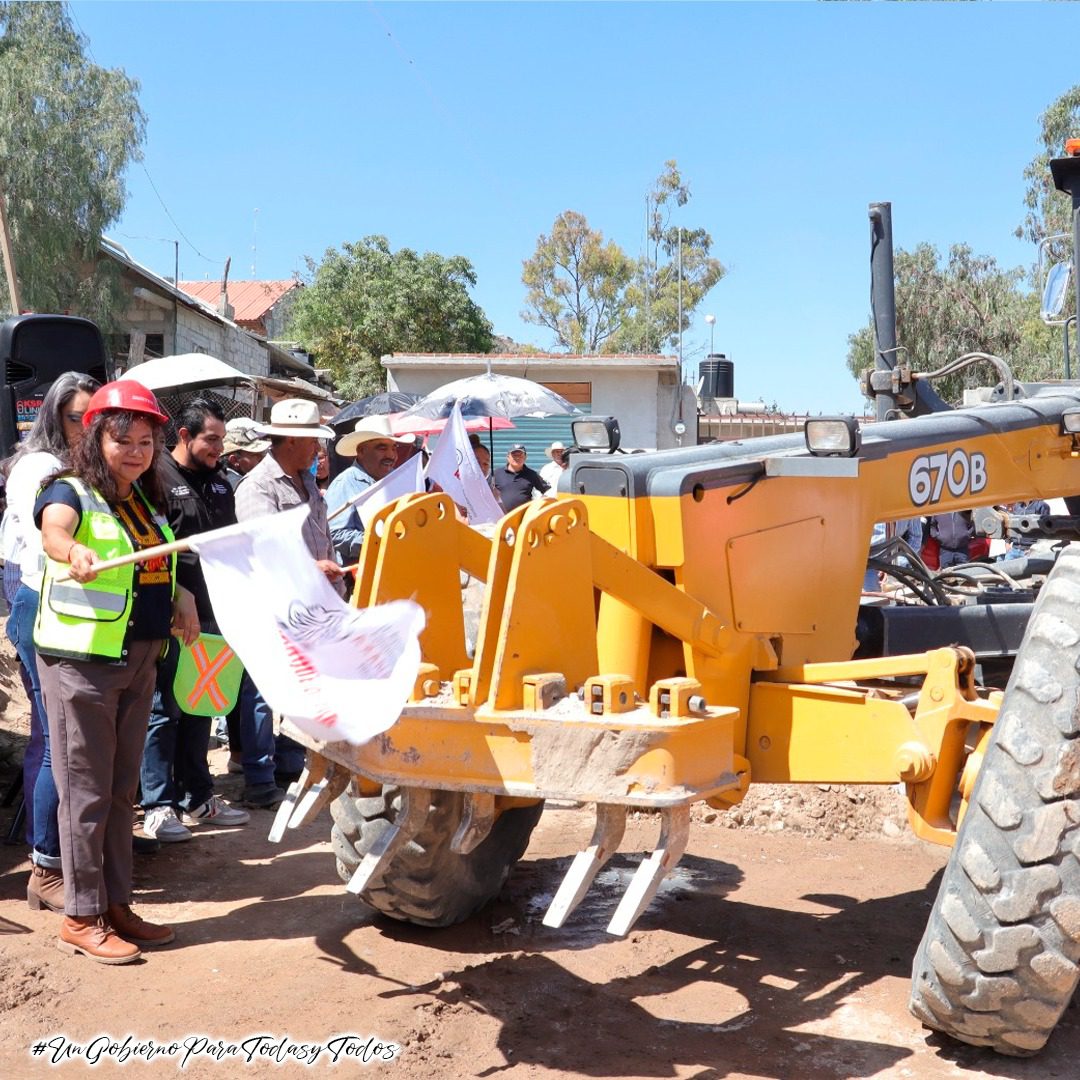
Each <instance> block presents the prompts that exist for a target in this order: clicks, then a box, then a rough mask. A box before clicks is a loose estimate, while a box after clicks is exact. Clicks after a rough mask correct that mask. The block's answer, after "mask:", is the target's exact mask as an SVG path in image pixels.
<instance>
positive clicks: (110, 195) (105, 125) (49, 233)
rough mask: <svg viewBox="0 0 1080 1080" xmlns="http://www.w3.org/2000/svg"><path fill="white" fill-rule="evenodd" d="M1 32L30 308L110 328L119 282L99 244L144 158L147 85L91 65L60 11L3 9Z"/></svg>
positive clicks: (2, 167)
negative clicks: (141, 97) (142, 90)
mask: <svg viewBox="0 0 1080 1080" xmlns="http://www.w3.org/2000/svg"><path fill="white" fill-rule="evenodd" d="M0 33H2V36H0V187H2V189H3V192H4V196H5V198H6V201H7V209H8V218H9V222H10V227H11V233H12V247H13V251H14V256H15V268H16V274H17V276H18V279H19V283H20V285H21V287H22V300H23V303H24V305H26V306H28V307H31V308H33V309H35V310H37V311H73V312H77V313H78V314H81V315H86V316H88V317H90V318H93V319H96V320H97V321H98V322H99V323H101V324H102V325H103V326H104V327H105V328H108V327H109V326H110V325H112V324H113V322H114V318H113V316H114V312H116V311H117V310H119V308H118V304H117V300H118V292H117V288H118V286H117V282H116V278H115V271H113V269H112V267H111V266H110V265H109V264H107V263H104V262H102V261H101V260H99V259H98V244H99V242H100V239H101V234H102V231H103V230H104V229H106V228H107V227H108V226H109V225H110V224H111V223H112V222H114V221H116V220H117V219H118V218H119V217H120V213H121V211H122V210H123V207H124V201H125V198H126V194H127V192H126V189H125V186H124V171H125V169H126V168H127V166H128V164H129V162H131V161H133V160H134V161H137V160H139V159H140V158H141V156H142V155H141V150H140V147H141V145H142V142H143V139H144V137H145V131H146V118H145V116H144V115H143V112H142V110H141V109H140V107H139V103H138V99H137V93H138V89H139V86H138V83H137V82H136V81H135V80H134V79H131V78H129V77H128V76H127V75H126V74H125V73H124V72H123V71H122V70H119V69H107V68H102V67H99V66H98V65H96V64H93V63H91V62H90V61H89V60H88V59H87V57H86V55H85V45H86V42H85V40H84V39H83V38H82V37H81V36H80V35H79V34H78V33H76V32H75V30H74V29H73V27H72V23H71V19H70V17H69V16H68V13H67V10H66V8H65V6H64V5H62V4H58V3H29V4H27V3H6V2H5V3H0ZM0 275H2V271H0ZM7 305H8V291H7V288H6V283H5V287H4V290H3V294H2V300H0V306H3V307H4V310H5V311H6V310H7Z"/></svg>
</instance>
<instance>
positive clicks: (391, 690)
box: [191, 506, 424, 743]
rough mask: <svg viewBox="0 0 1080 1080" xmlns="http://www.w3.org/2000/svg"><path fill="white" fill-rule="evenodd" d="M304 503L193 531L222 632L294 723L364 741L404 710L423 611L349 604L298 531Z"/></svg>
mask: <svg viewBox="0 0 1080 1080" xmlns="http://www.w3.org/2000/svg"><path fill="white" fill-rule="evenodd" d="M307 515H308V508H307V507H306V506H298V507H297V508H296V509H294V510H288V511H286V512H285V513H283V514H274V515H271V516H268V517H262V518H257V519H255V520H253V521H247V522H244V523H242V524H240V525H232V526H229V527H228V528H225V529H216V530H214V531H213V532H208V533H202V534H201V535H199V536H193V537H191V547H192V550H193V551H195V552H196V553H197V554H198V556H199V559H200V562H201V563H202V569H203V574H204V575H205V577H206V585H207V589H208V590H209V592H210V602H211V604H212V605H213V608H214V615H215V617H216V618H217V621H218V625H219V626H220V628H221V633H222V635H223V636H224V638H225V640H226V641H228V643H229V645H230V646H232V648H233V650H234V651H235V652H236V654H237V655H238V656H239V657H240V659H241V660H242V661H243V662H244V666H245V667H246V668H247V670H248V672H249V673H250V675H251V678H252V679H253V680H254V682H255V685H256V686H257V687H258V688H259V692H260V693H261V694H262V695H263V697H264V698H266V700H267V701H268V702H269V703H270V705H271V707H272V708H274V709H275V710H276V711H278V712H280V713H282V714H284V715H285V716H287V717H288V718H289V719H290V720H291V721H293V722H294V723H295V724H296V726H297V727H299V728H301V729H302V730H304V731H306V732H308V734H310V735H315V736H317V737H318V738H320V739H325V740H327V741H330V740H334V739H345V740H347V741H348V742H351V743H362V742H366V741H367V740H368V739H370V738H372V736H374V735H378V734H379V733H380V732H383V731H385V730H386V729H387V728H389V727H390V726H391V725H392V724H393V723H394V721H395V720H397V718H398V716H399V715H400V714H401V709H402V706H403V705H404V704H405V702H406V700H407V699H408V696H409V693H410V691H411V690H412V687H413V684H414V683H415V681H416V676H417V672H418V671H419V667H420V642H419V635H420V631H421V630H423V628H424V613H423V610H422V609H421V608H420V607H419V606H418V605H417V604H414V603H413V602H412V601H411V600H395V601H393V602H392V603H389V604H382V605H379V606H376V607H372V608H364V609H357V608H353V607H349V606H348V605H347V604H346V603H345V602H344V601H343V600H342V599H341V598H340V597H339V596H338V594H337V593H336V592H335V591H334V589H333V586H331V584H330V582H329V581H327V580H326V577H325V576H324V575H323V573H322V571H320V570H319V568H318V567H317V566H316V565H315V561H314V559H312V557H311V554H310V553H309V552H308V549H307V545H306V544H305V543H304V540H303V537H302V535H301V529H302V528H303V524H304V521H305V520H306V518H307Z"/></svg>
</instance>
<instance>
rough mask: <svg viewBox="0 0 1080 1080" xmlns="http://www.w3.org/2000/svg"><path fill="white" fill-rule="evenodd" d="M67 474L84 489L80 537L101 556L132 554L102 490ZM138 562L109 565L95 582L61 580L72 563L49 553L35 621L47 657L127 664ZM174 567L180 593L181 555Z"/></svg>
mask: <svg viewBox="0 0 1080 1080" xmlns="http://www.w3.org/2000/svg"><path fill="white" fill-rule="evenodd" d="M63 479H64V483H66V484H70V485H71V487H72V488H73V489H74V490H75V492H76V494H78V496H79V504H80V508H81V510H82V517H81V519H80V521H79V527H78V529H77V530H76V532H75V542H76V543H79V544H84V545H85V546H86V547H88V548H90V550H91V551H93V552H94V554H95V555H97V557H98V559H100V560H104V559H115V558H117V557H118V556H120V555H129V554H131V552H133V551H134V550H135V545H134V544H133V543H132V540H131V537H130V536H128V534H127V531H126V530H125V529H124V527H123V526H122V525H121V524H120V521H119V519H118V518H117V517H116V515H115V514H114V513H113V512H112V509H111V508H110V506H109V504H108V503H107V502H106V501H105V499H104V498H103V497H102V495H101V493H100V492H99V491H97V490H95V489H94V488H92V487H90V486H89V485H87V484H84V483H83V482H82V481H81V480H78V479H76V478H75V477H73V476H65V477H64V478H63ZM135 491H136V492H137V494H138V496H139V498H140V499H142V501H143V503H145V505H146V508H147V510H148V511H149V512H150V515H151V516H152V517H153V520H154V524H155V525H156V526H157V527H158V529H159V530H160V531H161V534H162V536H163V537H164V538H165V542H166V543H169V542H171V541H172V540H173V533H172V530H171V529H170V528H169V524H168V522H167V521H166V520H165V519H164V518H163V517H162V516H161V515H160V514H158V513H157V512H156V511H155V510H154V508H153V507H152V506H151V505H150V503H149V502H148V501H147V499H146V496H145V495H143V493H142V491H141V490H140V489H139V486H138V485H137V484H136V485H135ZM136 565H137V564H135V563H128V565H127V566H117V567H115V568H114V569H112V570H103V571H102V572H101V573H100V574H98V576H97V577H96V578H94V580H93V581H91V582H88V583H87V584H85V585H80V584H79V582H77V581H72V580H70V579H69V580H67V581H59V582H58V581H57V580H56V578H57V576H58V575H59V574H61V573H66V572H67V571H68V569H69V565H68V563H62V562H57V561H56V560H55V559H51V558H49V557H48V556H46V559H45V575H44V578H43V579H42V582H41V602H40V603H39V604H38V613H37V620H36V622H35V624H34V645H35V646H36V647H37V650H38V651H39V652H41V653H44V654H45V655H46V656H62V657H67V658H70V659H73V660H110V661H113V662H119V663H124V658H125V657H126V656H127V649H125V648H124V640H125V638H126V636H127V632H128V629H129V626H130V619H131V608H132V604H133V601H134V598H135V590H134V587H133V585H134V580H135V567H136ZM169 572H170V575H171V577H172V590H173V592H174V593H175V591H176V555H175V554H173V555H171V556H170V557H169Z"/></svg>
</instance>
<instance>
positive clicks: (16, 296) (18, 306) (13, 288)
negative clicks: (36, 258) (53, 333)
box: [0, 191, 23, 315]
mask: <svg viewBox="0 0 1080 1080" xmlns="http://www.w3.org/2000/svg"><path fill="white" fill-rule="evenodd" d="M0 249H2V254H3V258H4V277H6V278H7V286H8V296H9V297H10V298H11V314H12V315H18V314H19V312H21V311H22V307H23V305H22V296H21V294H20V293H19V278H18V275H17V274H16V272H15V256H14V254H13V253H12V250H11V231H10V229H8V217H7V199H6V198H5V196H4V193H3V191H0Z"/></svg>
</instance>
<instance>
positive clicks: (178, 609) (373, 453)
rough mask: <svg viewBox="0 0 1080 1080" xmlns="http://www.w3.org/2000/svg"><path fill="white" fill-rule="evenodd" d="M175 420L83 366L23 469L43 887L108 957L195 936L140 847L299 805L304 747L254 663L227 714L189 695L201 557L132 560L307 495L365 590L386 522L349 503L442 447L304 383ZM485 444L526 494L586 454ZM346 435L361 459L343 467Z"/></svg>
mask: <svg viewBox="0 0 1080 1080" xmlns="http://www.w3.org/2000/svg"><path fill="white" fill-rule="evenodd" d="M169 422H170V418H169V417H168V416H167V415H166V414H165V412H164V411H163V410H162V408H161V407H160V405H159V403H158V402H157V400H156V398H155V396H154V395H153V394H152V393H151V392H150V391H149V390H146V389H145V388H144V387H143V386H141V385H140V384H139V383H138V382H135V381H131V380H120V381H117V382H112V383H108V384H106V385H104V386H100V385H99V384H98V383H97V382H95V381H94V380H93V379H91V378H89V377H88V376H85V375H81V374H77V373H67V374H65V375H63V376H61V377H60V378H59V379H57V380H56V382H55V383H54V384H53V385H52V387H51V388H50V390H49V391H48V393H47V394H46V395H45V397H44V399H43V401H42V404H41V408H40V411H39V413H38V416H37V419H36V420H35V422H34V424H33V427H32V429H31V430H30V431H29V432H28V434H27V436H26V437H25V438H24V440H23V441H22V442H21V443H20V444H19V446H18V448H17V449H16V451H15V453H14V454H13V455H12V456H11V457H10V458H8V459H7V461H6V462H4V463H3V469H2V471H3V474H4V475H5V477H6V482H7V499H8V504H7V510H6V513H5V515H4V519H3V525H2V527H0V554H2V556H3V560H4V565H3V573H4V578H3V581H4V593H5V597H6V599H7V602H8V605H9V618H8V623H7V633H8V636H9V638H10V640H11V641H12V643H13V645H14V646H15V649H16V652H17V654H18V657H19V661H20V669H21V673H22V677H23V681H24V685H25V688H26V692H27V697H28V699H29V702H30V708H31V737H30V740H29V742H28V746H27V752H26V756H25V761H24V799H25V805H26V811H27V813H26V821H27V840H28V843H29V845H30V862H31V873H30V877H29V879H28V883H27V901H28V903H29V904H30V906H31V907H33V908H35V909H38V910H41V909H47V910H50V911H53V912H56V913H58V914H61V915H62V916H63V918H62V919H61V921H60V927H59V930H58V944H59V946H60V948H61V949H63V950H65V951H67V952H71V953H78V954H83V955H86V956H88V957H90V958H91V959H93V960H96V961H98V962H100V963H105V964H123V963H127V962H130V961H132V960H135V959H137V958H138V957H139V956H140V955H141V952H142V950H143V949H145V948H148V947H153V946H158V945H163V944H167V943H168V942H170V941H173V940H174V938H175V932H174V931H173V929H172V928H171V927H168V926H164V925H157V924H154V923H150V922H148V921H146V920H144V919H143V918H141V917H140V916H139V915H138V914H137V913H136V912H135V911H134V910H133V909H132V906H131V899H132V897H131V893H132V869H133V858H134V855H135V854H136V853H138V852H140V851H146V852H149V851H153V850H156V849H157V848H158V847H159V845H160V844H162V843H180V842H183V841H188V840H191V839H192V837H193V835H194V834H195V832H196V831H197V829H198V827H199V826H200V825H205V824H210V825H215V826H230V827H242V826H244V825H246V824H248V823H249V821H250V811H251V810H253V809H274V808H275V807H276V806H278V805H279V804H280V803H281V801H282V800H283V799H284V797H285V788H286V787H287V785H288V784H289V783H290V782H292V781H293V780H295V779H296V778H297V777H298V776H299V774H300V771H301V769H302V768H303V764H304V750H303V747H301V746H300V745H299V744H297V743H295V742H294V741H293V740H291V739H289V738H288V737H287V736H285V735H283V734H281V733H280V732H277V733H275V728H274V716H273V711H272V709H271V708H270V706H269V704H268V703H267V702H266V700H265V699H264V698H263V696H262V695H261V694H260V692H259V689H258V687H257V686H256V685H255V684H254V682H253V681H252V680H251V678H250V677H249V676H248V674H247V673H246V672H244V673H243V674H242V675H239V676H238V677H237V678H236V679H235V680H233V681H232V683H231V684H230V685H234V686H235V692H233V693H231V694H230V695H229V696H228V699H227V701H226V702H225V707H224V708H222V709H221V710H220V713H217V714H211V713H208V712H207V709H206V708H203V707H200V706H199V703H198V700H197V699H198V694H197V693H190V692H189V691H190V689H191V687H190V685H189V682H185V679H190V671H191V670H192V664H191V663H190V659H185V658H186V657H189V650H190V649H191V647H192V646H193V645H197V646H198V647H200V648H202V649H204V650H205V649H206V648H208V647H212V645H213V644H214V643H218V647H219V648H220V646H221V645H224V644H225V643H224V642H223V641H222V639H221V637H220V634H219V628H218V623H217V620H216V618H215V615H214V607H213V603H212V601H211V597H210V595H209V592H208V589H207V585H206V581H205V580H204V577H203V573H202V569H201V567H200V563H199V559H198V556H197V555H196V554H195V553H194V552H191V551H184V550H181V551H179V552H176V551H165V552H150V554H149V555H148V556H147V557H146V558H144V559H141V560H134V561H132V560H131V559H130V558H129V559H128V560H126V561H125V560H124V558H123V557H125V556H128V557H130V556H132V555H135V554H137V553H139V552H143V551H147V550H148V549H151V548H155V549H156V548H158V547H160V546H162V545H167V544H170V543H171V542H172V541H174V540H180V541H182V540H184V539H186V538H189V537H192V536H195V535H197V534H199V533H203V532H206V531H208V530H212V529H217V528H221V527H224V526H228V525H232V524H234V523H237V522H244V521H250V520H254V519H257V518H260V517H263V516H265V515H268V514H277V513H280V512H282V511H285V510H288V509H290V508H292V507H295V506H299V505H306V506H307V507H308V509H309V513H308V515H307V518H306V520H305V523H304V527H303V536H304V541H305V544H306V546H307V549H308V551H309V553H310V555H311V557H312V559H313V560H314V561H315V564H316V565H317V566H318V568H319V569H320V570H321V571H322V573H323V574H325V575H326V578H327V580H328V581H329V582H330V583H331V584H332V585H333V586H334V588H335V589H336V590H337V591H338V593H339V594H340V595H344V593H345V588H346V584H345V583H346V580H347V575H348V572H349V570H351V569H353V568H354V564H355V563H356V561H357V559H358V557H359V554H360V548H361V544H362V542H363V533H364V527H363V522H362V520H361V518H360V515H359V513H358V512H357V510H356V509H355V508H354V507H352V506H351V505H349V504H350V503H351V501H352V500H353V499H354V498H355V497H356V496H357V495H359V494H360V493H362V492H363V491H364V490H365V489H367V488H370V487H371V486H373V485H375V484H376V483H378V482H379V481H380V480H381V479H383V478H384V477H386V476H387V475H388V474H389V473H390V472H392V471H393V470H394V469H395V468H397V467H398V466H399V465H401V464H403V463H404V462H405V461H406V460H408V459H409V458H410V457H411V456H412V455H414V454H417V453H424V452H425V451H424V450H423V447H422V442H421V440H419V439H417V438H416V437H414V436H397V435H395V434H394V433H393V431H392V430H391V427H390V424H389V422H388V420H387V419H386V417H382V416H369V417H364V418H362V419H360V420H359V421H358V422H357V423H356V424H355V427H354V429H353V430H352V431H350V432H348V433H347V434H345V435H344V436H342V437H340V438H337V439H336V441H334V440H335V432H334V430H333V429H332V428H331V427H329V426H327V425H326V424H325V423H324V422H323V420H322V418H321V416H320V412H319V407H318V405H317V404H316V403H315V402H312V401H309V400H306V399H299V398H293V399H286V400H283V401H279V402H277V403H276V404H275V405H274V406H273V408H272V409H271V412H270V416H269V421H268V422H267V423H256V422H255V421H254V420H251V419H247V418H242V417H240V418H234V419H231V420H229V421H228V422H226V420H225V414H224V412H223V410H222V408H221V407H220V405H218V404H217V403H216V402H215V401H214V400H212V399H210V398H208V397H195V398H193V399H191V400H189V401H188V402H187V404H186V405H185V406H184V407H183V409H182V411H181V412H180V413H179V414H178V415H177V416H175V417H173V418H172V423H173V429H174V440H170V441H174V445H172V446H171V448H167V447H166V439H165V432H166V428H167V425H168V424H169ZM470 446H471V448H472V452H473V453H474V455H475V456H476V460H477V462H478V464H479V466H480V469H481V471H482V473H483V474H484V476H485V477H486V478H487V481H488V483H489V485H490V487H491V490H492V492H493V494H494V495H495V497H496V499H497V501H498V503H499V505H500V507H502V508H504V509H507V510H510V509H513V508H514V507H516V506H519V505H521V504H522V503H524V502H525V501H527V500H528V499H530V498H535V497H538V496H540V495H541V494H543V493H545V492H547V491H549V490H550V489H552V488H554V487H556V486H557V484H558V480H559V476H560V474H561V473H562V471H563V470H565V469H566V468H567V466H568V464H569V455H568V454H567V452H566V448H565V447H564V446H563V445H562V444H561V443H558V442H556V443H553V444H552V445H551V446H550V447H549V448H548V449H547V451H546V455H547V457H548V458H549V459H550V462H549V464H548V465H547V466H546V467H545V468H544V470H543V473H542V474H541V473H537V472H535V471H534V470H533V469H531V468H529V466H528V465H527V464H526V457H527V453H526V450H525V447H524V445H522V444H520V443H518V444H515V445H513V446H511V447H510V449H509V451H508V452H507V455H506V464H505V465H504V466H501V467H499V468H497V469H492V466H491V458H490V453H489V451H488V448H487V447H485V446H484V445H483V443H482V441H481V440H480V439H479V438H478V437H476V436H473V437H472V439H471V440H470ZM331 448H332V449H333V452H334V454H335V455H336V456H337V457H338V458H339V459H341V464H342V466H343V467H342V468H341V469H340V471H338V472H337V475H336V476H335V477H334V478H333V479H332V480H331V473H332V472H333V471H334V470H333V469H332V468H331V461H330V449H331ZM346 460H347V461H348V464H347V465H346V464H345V461H346ZM331 508H334V509H331ZM335 510H336V511H338V512H336V513H335ZM114 561H119V562H120V565H113V562H114ZM236 663H237V664H238V661H236ZM237 670H239V669H237ZM226 682H227V680H225V679H222V680H220V683H221V684H222V685H224V684H225V683H226ZM217 705H218V706H220V705H221V700H218V701H217ZM213 715H224V727H225V729H226V730H227V732H228V735H227V741H228V745H229V759H228V765H227V768H228V770H229V772H234V773H240V774H242V775H243V778H244V782H243V789H242V795H241V797H240V799H239V800H237V803H238V805H237V804H230V803H229V802H228V801H226V800H225V799H223V798H222V797H221V796H219V795H218V794H216V793H215V790H214V779H213V776H212V774H211V769H210V765H209V751H210V746H211V732H212V723H213ZM136 808H138V811H139V812H138V813H137V812H136Z"/></svg>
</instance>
